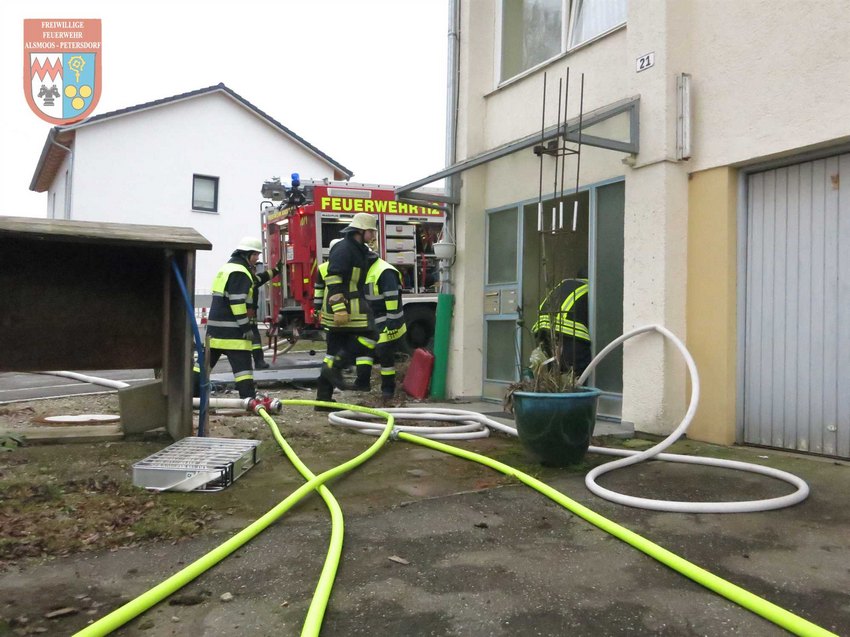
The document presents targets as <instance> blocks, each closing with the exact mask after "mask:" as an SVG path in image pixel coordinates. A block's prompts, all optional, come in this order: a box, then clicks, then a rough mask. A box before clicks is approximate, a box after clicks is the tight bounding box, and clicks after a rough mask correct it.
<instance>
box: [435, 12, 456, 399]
mask: <svg viewBox="0 0 850 637" xmlns="http://www.w3.org/2000/svg"><path fill="white" fill-rule="evenodd" d="M448 45H449V46H448V55H447V57H448V73H447V74H448V86H447V95H446V98H447V99H446V166H453V165H454V164H455V160H456V156H457V152H456V149H457V143H456V142H457V109H458V83H459V81H458V75H459V73H458V65H459V62H460V55H459V51H460V0H449V42H448ZM458 184H459V181H458V179H457V177H456V176H454V175H452V176H450V177H448V178H447V182H446V190H447V192H448V193H449V195H451V197H452V199H453V200H455V201H456V200H457V198H456V196H457V194H458V191H459V190H460V188H459V187H458ZM455 208H456V204H451V206H450V208H449V211H450V214H449V216H448V217H447V218H446V224H448V226H449V228H448V230H449V233H450V234H449V236H451V237H455V236H457V235H456V234H455V232H453V230H454V228H453V227H452V226H454V218H455ZM455 249H457V248H455ZM455 254H456V253H455ZM449 268H450V264H446V263H445V262H443V263H441V264H440V293H439V295H438V296H437V316H436V325H435V329H434V371H433V374H432V376H431V398H433V399H435V400H443V399H445V397H446V378H447V375H448V367H449V336H450V335H451V322H452V312H453V309H454V295H453V294H451V281H450V279H449Z"/></svg>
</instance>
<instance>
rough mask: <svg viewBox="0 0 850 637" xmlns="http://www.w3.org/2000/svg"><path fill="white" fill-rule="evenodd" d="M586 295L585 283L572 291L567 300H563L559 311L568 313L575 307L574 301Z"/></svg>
mask: <svg viewBox="0 0 850 637" xmlns="http://www.w3.org/2000/svg"><path fill="white" fill-rule="evenodd" d="M585 294H587V283H585V284H584V285H580V286H579V287H577V288H576V289H575V290H573V292H572V294H570V295H569V296H568V297H567V298H565V299H564V302H563V303H561V311H562V312H569V311H570V310H571V309H573V305H575V303H576V301H577V300H578V299H579V298H580V297H582V296H584V295H585Z"/></svg>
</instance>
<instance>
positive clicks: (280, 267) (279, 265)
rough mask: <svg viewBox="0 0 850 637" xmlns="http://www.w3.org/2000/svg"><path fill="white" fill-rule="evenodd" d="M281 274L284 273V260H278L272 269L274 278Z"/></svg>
mask: <svg viewBox="0 0 850 637" xmlns="http://www.w3.org/2000/svg"><path fill="white" fill-rule="evenodd" d="M281 272H283V259H278V260H277V263H275V264H274V267H273V268H272V276H277V275H278V274H280V273H281Z"/></svg>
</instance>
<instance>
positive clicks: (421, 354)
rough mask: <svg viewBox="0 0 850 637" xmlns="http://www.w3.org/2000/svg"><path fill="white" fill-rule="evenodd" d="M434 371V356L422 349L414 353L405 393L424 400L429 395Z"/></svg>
mask: <svg viewBox="0 0 850 637" xmlns="http://www.w3.org/2000/svg"><path fill="white" fill-rule="evenodd" d="M433 371H434V355H433V354H432V353H431V352H429V351H428V350H425V349H422V348H421V347H420V348H418V349H416V350H414V351H413V359H412V360H411V361H410V366H409V367H408V368H407V374H405V376H404V383H402V387H403V388H404V391H406V392H407V393H408V394H410V395H411V396H413V397H414V398H418V399H419V400H422V399H423V398H425V397H426V396H427V395H428V385H430V384H431V372H433Z"/></svg>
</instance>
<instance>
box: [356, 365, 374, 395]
mask: <svg viewBox="0 0 850 637" xmlns="http://www.w3.org/2000/svg"><path fill="white" fill-rule="evenodd" d="M371 389H372V366H371V365H364V364H362V363H361V364H358V365H357V379H356V380H355V381H354V391H364V392H368V391H370V390H371Z"/></svg>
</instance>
